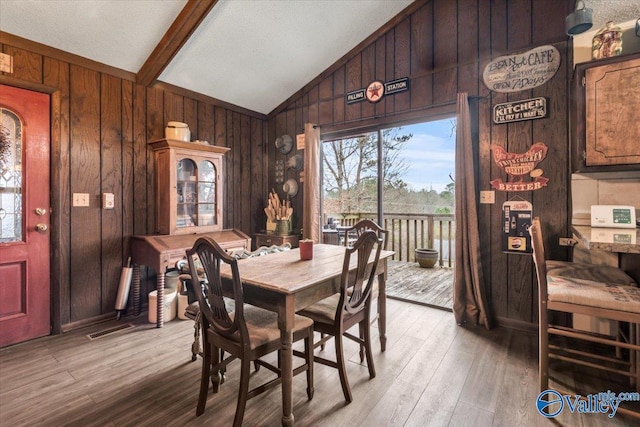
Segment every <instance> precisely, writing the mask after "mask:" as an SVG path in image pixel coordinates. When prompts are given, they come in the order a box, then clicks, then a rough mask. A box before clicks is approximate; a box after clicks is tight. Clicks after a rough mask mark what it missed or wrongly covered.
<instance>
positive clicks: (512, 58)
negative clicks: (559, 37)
mask: <svg viewBox="0 0 640 427" xmlns="http://www.w3.org/2000/svg"><path fill="white" fill-rule="evenodd" d="M558 68H560V52H558V49H556V48H555V47H553V46H551V45H546V46H540V47H536V48H535V49H531V50H529V51H527V52H523V53H518V54H515V55H508V56H500V57H498V58H496V59H494V60H493V61H491V62H489V63H488V64H487V65H486V67H484V72H483V73H482V80H483V81H484V84H485V85H486V86H487V87H488V88H489V89H490V90H492V91H494V92H502V93H512V92H519V91H522V90H528V89H533V88H534V87H538V86H541V85H543V84H545V83H546V82H548V81H549V80H551V78H552V77H553V76H555V74H556V72H557V71H558Z"/></svg>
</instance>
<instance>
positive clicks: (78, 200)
mask: <svg viewBox="0 0 640 427" xmlns="http://www.w3.org/2000/svg"><path fill="white" fill-rule="evenodd" d="M73 206H74V207H87V206H89V193H73Z"/></svg>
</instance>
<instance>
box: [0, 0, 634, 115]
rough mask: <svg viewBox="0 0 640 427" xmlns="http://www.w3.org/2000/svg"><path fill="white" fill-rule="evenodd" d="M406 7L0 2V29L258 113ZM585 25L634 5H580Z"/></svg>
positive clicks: (603, 0) (384, 3)
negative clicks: (588, 18)
mask: <svg viewBox="0 0 640 427" xmlns="http://www.w3.org/2000/svg"><path fill="white" fill-rule="evenodd" d="M412 2H413V0H190V1H187V0H135V1H125V0H0V31H3V32H6V33H9V34H13V35H15V36H19V37H22V38H25V39H28V40H32V41H35V42H38V43H41V44H43V45H47V46H50V47H53V48H56V49H60V50H63V51H66V52H70V53H73V54H75V55H79V56H82V57H85V58H88V59H91V60H93V61H97V62H100V63H103V64H106V65H109V66H113V67H116V68H119V69H122V70H125V71H128V72H131V73H134V74H136V75H137V79H138V81H139V82H140V83H142V84H151V83H153V82H154V81H156V80H157V81H161V82H164V83H168V84H171V85H174V86H178V87H182V88H185V89H189V90H191V91H194V92H197V93H201V94H204V95H207V96H210V97H212V98H215V99H218V100H220V101H223V102H226V103H229V104H233V105H236V106H239V107H241V108H245V109H248V110H251V111H255V112H258V113H262V114H268V113H269V112H271V111H273V110H274V109H275V108H276V107H278V106H279V105H280V104H281V103H283V102H284V101H285V100H287V99H288V98H289V97H291V96H292V95H293V94H295V93H296V92H297V91H299V90H300V89H301V88H302V87H303V86H304V85H305V84H307V83H308V82H310V81H311V80H313V79H314V78H315V77H317V76H318V75H320V74H321V73H322V72H323V71H324V70H326V69H327V68H328V67H329V66H331V65H332V64H333V63H335V62H336V61H337V60H339V59H340V58H341V57H343V56H344V55H345V54H346V53H348V52H349V51H350V50H352V49H353V48H354V47H356V46H357V45H358V44H359V43H361V42H362V41H363V40H365V39H366V38H367V37H369V36H370V35H371V34H373V33H375V32H376V30H378V29H379V28H380V27H382V26H383V25H384V24H385V23H386V22H387V21H389V20H390V19H392V18H393V17H394V16H395V15H397V14H398V13H399V12H401V11H402V10H403V9H404V8H406V7H407V6H408V5H410V4H411V3H412ZM584 3H585V5H586V7H589V8H592V9H593V18H594V28H599V27H601V26H603V25H604V23H606V21H608V20H613V21H615V22H623V21H629V20H635V19H637V18H638V17H640V2H639V1H638V0H584Z"/></svg>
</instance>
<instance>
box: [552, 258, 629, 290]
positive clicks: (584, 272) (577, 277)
mask: <svg viewBox="0 0 640 427" xmlns="http://www.w3.org/2000/svg"><path fill="white" fill-rule="evenodd" d="M546 264H547V279H548V280H549V279H551V278H559V279H566V280H570V281H574V282H578V283H586V284H594V283H608V284H611V285H631V286H638V285H637V284H636V283H635V281H634V280H633V279H632V278H631V277H630V276H629V275H628V274H626V273H625V272H624V271H622V270H621V269H619V268H617V267H610V266H607V265H594V264H581V263H574V262H565V261H547V262H546Z"/></svg>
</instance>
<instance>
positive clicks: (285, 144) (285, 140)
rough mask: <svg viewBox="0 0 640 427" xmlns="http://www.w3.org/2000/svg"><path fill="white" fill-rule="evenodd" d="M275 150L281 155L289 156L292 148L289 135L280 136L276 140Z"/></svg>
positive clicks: (291, 140) (291, 139)
mask: <svg viewBox="0 0 640 427" xmlns="http://www.w3.org/2000/svg"><path fill="white" fill-rule="evenodd" d="M276 148H277V149H278V150H280V152H281V153H282V154H289V153H290V152H291V149H292V148H293V138H291V136H290V135H282V136H279V137H278V138H276Z"/></svg>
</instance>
